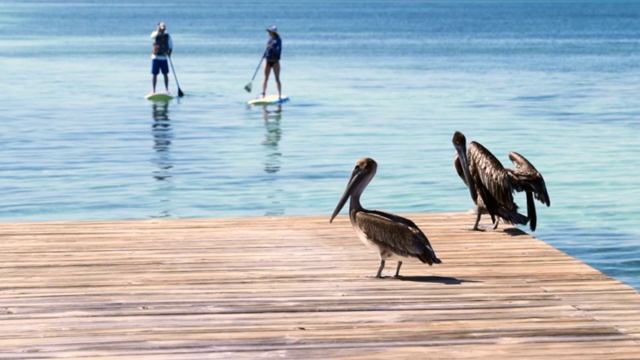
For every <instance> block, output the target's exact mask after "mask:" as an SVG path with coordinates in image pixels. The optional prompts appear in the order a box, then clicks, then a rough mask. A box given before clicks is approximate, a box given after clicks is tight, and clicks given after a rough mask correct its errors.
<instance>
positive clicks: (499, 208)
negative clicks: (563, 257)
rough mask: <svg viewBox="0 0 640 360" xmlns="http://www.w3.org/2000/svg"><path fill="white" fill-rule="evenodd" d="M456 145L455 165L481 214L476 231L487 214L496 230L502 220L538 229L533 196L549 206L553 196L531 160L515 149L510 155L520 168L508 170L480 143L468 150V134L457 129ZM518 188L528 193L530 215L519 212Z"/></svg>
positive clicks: (454, 137)
mask: <svg viewBox="0 0 640 360" xmlns="http://www.w3.org/2000/svg"><path fill="white" fill-rule="evenodd" d="M452 142H453V146H454V147H455V149H456V152H457V153H456V156H455V157H454V161H453V162H454V166H455V168H456V171H457V172H458V175H459V176H460V178H462V181H464V183H465V184H466V185H467V187H468V188H469V192H470V194H471V199H472V200H473V202H474V203H475V204H476V211H477V217H476V222H475V224H474V225H473V228H472V230H480V229H479V228H478V223H479V222H480V217H481V216H482V214H483V213H489V215H490V216H491V220H492V222H493V229H495V228H497V227H498V222H499V221H498V220H499V219H502V220H503V221H504V222H505V223H508V224H521V225H526V224H527V223H528V222H529V226H530V228H531V230H532V231H534V230H535V228H536V222H537V220H536V218H537V217H536V212H535V205H534V203H533V196H535V197H536V199H539V200H540V201H541V202H543V203H545V204H547V206H549V204H550V202H549V195H548V194H547V189H546V186H545V184H544V179H543V178H542V175H540V173H539V172H538V171H537V170H536V169H535V167H533V165H531V163H530V162H529V161H527V159H525V158H524V157H523V156H522V155H519V154H518V153H515V152H511V153H510V154H509V158H510V159H511V161H513V162H514V164H516V169H505V168H504V167H503V166H502V164H501V163H500V161H498V159H496V157H495V156H493V154H492V153H491V152H490V151H489V150H487V149H486V148H485V147H484V146H482V145H480V144H479V143H477V142H475V141H472V142H471V143H469V146H468V150H467V146H466V138H465V136H464V135H463V134H462V133H461V132H459V131H456V133H455V134H454V135H453V139H452ZM514 191H525V192H526V193H527V211H528V213H527V215H528V216H524V215H522V214H520V213H518V205H516V203H515V202H514V200H513V193H514Z"/></svg>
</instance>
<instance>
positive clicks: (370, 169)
mask: <svg viewBox="0 0 640 360" xmlns="http://www.w3.org/2000/svg"><path fill="white" fill-rule="evenodd" d="M377 169H378V164H377V163H376V161H375V160H373V159H372V158H362V159H360V160H358V162H356V166H355V168H354V169H353V172H352V173H351V178H350V179H349V183H348V184H347V187H346V189H344V193H342V197H341V198H340V201H338V205H337V206H336V209H335V210H334V211H333V215H331V219H330V220H329V222H333V219H334V218H335V217H336V216H337V215H338V213H339V212H340V210H342V208H343V207H344V204H345V203H346V202H347V199H349V198H351V208H362V206H361V205H360V194H362V192H363V191H364V189H365V188H366V187H367V185H368V184H369V182H370V181H371V179H372V178H373V176H374V175H375V174H376V170H377Z"/></svg>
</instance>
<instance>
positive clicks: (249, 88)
mask: <svg viewBox="0 0 640 360" xmlns="http://www.w3.org/2000/svg"><path fill="white" fill-rule="evenodd" d="M251 85H252V84H251V83H248V84H247V85H245V86H244V89H245V90H247V92H251Z"/></svg>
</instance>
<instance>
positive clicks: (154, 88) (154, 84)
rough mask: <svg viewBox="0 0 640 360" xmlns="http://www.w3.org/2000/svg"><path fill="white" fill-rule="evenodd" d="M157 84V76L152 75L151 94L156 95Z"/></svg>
mask: <svg viewBox="0 0 640 360" xmlns="http://www.w3.org/2000/svg"><path fill="white" fill-rule="evenodd" d="M157 82H158V75H156V74H153V75H152V76H151V84H152V85H153V93H154V94H155V93H156V83H157Z"/></svg>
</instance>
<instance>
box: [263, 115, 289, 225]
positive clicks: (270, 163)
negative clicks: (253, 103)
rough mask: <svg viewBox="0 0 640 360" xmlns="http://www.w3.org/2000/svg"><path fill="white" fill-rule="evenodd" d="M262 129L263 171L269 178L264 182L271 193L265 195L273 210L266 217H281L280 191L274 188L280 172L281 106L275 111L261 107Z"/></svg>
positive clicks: (282, 209) (282, 211)
mask: <svg viewBox="0 0 640 360" xmlns="http://www.w3.org/2000/svg"><path fill="white" fill-rule="evenodd" d="M263 111H264V112H263V117H264V127H265V130H266V133H265V138H264V141H263V142H262V145H264V146H265V148H266V149H267V158H266V160H265V163H264V171H265V172H266V173H267V174H270V175H271V176H269V177H267V178H266V180H265V181H268V182H269V183H270V185H271V186H270V188H271V191H270V193H269V194H268V195H267V198H268V199H269V200H270V201H271V203H272V205H273V208H271V209H270V210H267V212H266V213H265V215H266V216H275V215H283V214H284V208H282V205H281V204H280V201H279V200H278V198H279V195H280V193H282V189H279V188H277V187H276V184H277V177H276V176H275V175H276V173H277V172H278V171H280V157H281V156H282V154H281V153H280V149H278V143H279V142H280V138H281V136H282V130H281V129H280V120H281V119H282V105H277V107H276V108H275V110H269V109H268V107H267V106H266V105H265V106H263Z"/></svg>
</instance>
